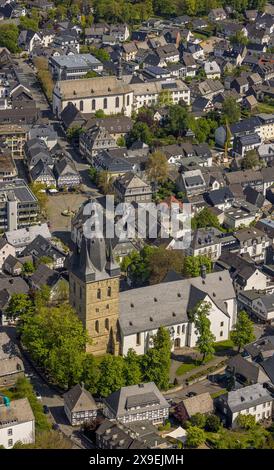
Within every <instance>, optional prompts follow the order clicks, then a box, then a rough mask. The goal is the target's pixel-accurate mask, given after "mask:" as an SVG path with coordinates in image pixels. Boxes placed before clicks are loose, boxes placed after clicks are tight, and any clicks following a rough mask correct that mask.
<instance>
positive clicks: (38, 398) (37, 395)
mask: <svg viewBox="0 0 274 470" xmlns="http://www.w3.org/2000/svg"><path fill="white" fill-rule="evenodd" d="M35 395H36V398H37V400H42V397H41V395H40V393H39V392H35Z"/></svg>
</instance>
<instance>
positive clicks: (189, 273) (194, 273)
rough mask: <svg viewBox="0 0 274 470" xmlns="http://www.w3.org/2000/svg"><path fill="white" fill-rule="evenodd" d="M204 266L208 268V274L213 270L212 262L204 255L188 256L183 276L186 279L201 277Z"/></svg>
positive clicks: (185, 259) (185, 260)
mask: <svg viewBox="0 0 274 470" xmlns="http://www.w3.org/2000/svg"><path fill="white" fill-rule="evenodd" d="M202 266H205V267H206V272H207V273H210V272H211V270H212V262H211V260H210V258H208V257H207V256H204V255H199V256H186V257H185V258H184V264H183V274H184V276H186V277H198V276H200V275H201V268H202Z"/></svg>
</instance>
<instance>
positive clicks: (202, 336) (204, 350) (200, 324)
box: [192, 302, 216, 362]
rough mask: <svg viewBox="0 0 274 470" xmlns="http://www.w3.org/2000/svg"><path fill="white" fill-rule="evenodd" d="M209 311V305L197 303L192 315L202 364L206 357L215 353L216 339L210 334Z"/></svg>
mask: <svg viewBox="0 0 274 470" xmlns="http://www.w3.org/2000/svg"><path fill="white" fill-rule="evenodd" d="M210 310H211V304H210V303H209V302H198V304H197V305H196V307H195V309H194V312H193V314H192V321H193V322H194V327H195V333H196V334H197V336H198V338H197V342H196V346H197V347H198V349H199V351H200V353H201V354H202V355H203V357H202V362H203V361H204V360H205V358H206V356H211V355H212V354H214V352H215V349H214V341H215V340H216V338H215V336H214V334H213V333H212V332H211V329H210V326H211V322H210V320H209V318H208V316H209V314H210Z"/></svg>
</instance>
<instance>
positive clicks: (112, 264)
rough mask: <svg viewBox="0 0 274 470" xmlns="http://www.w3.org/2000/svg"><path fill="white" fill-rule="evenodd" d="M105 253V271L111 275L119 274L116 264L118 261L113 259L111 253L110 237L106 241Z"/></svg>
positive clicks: (118, 267)
mask: <svg viewBox="0 0 274 470" xmlns="http://www.w3.org/2000/svg"><path fill="white" fill-rule="evenodd" d="M106 254H107V262H106V271H107V272H108V273H109V275H110V276H111V277H112V276H119V275H120V266H119V265H118V263H116V261H114V258H113V253H112V243H111V240H110V239H108V240H107V241H106Z"/></svg>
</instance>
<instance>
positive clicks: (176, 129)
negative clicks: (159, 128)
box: [165, 104, 189, 137]
mask: <svg viewBox="0 0 274 470" xmlns="http://www.w3.org/2000/svg"><path fill="white" fill-rule="evenodd" d="M165 127H166V129H167V132H168V133H170V134H172V135H174V136H175V137H179V136H182V135H184V134H185V132H186V131H187V130H188V127H189V113H188V110H187V107H186V106H181V105H180V104H175V105H173V106H170V108H169V113H168V118H167V122H166V125H165Z"/></svg>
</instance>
